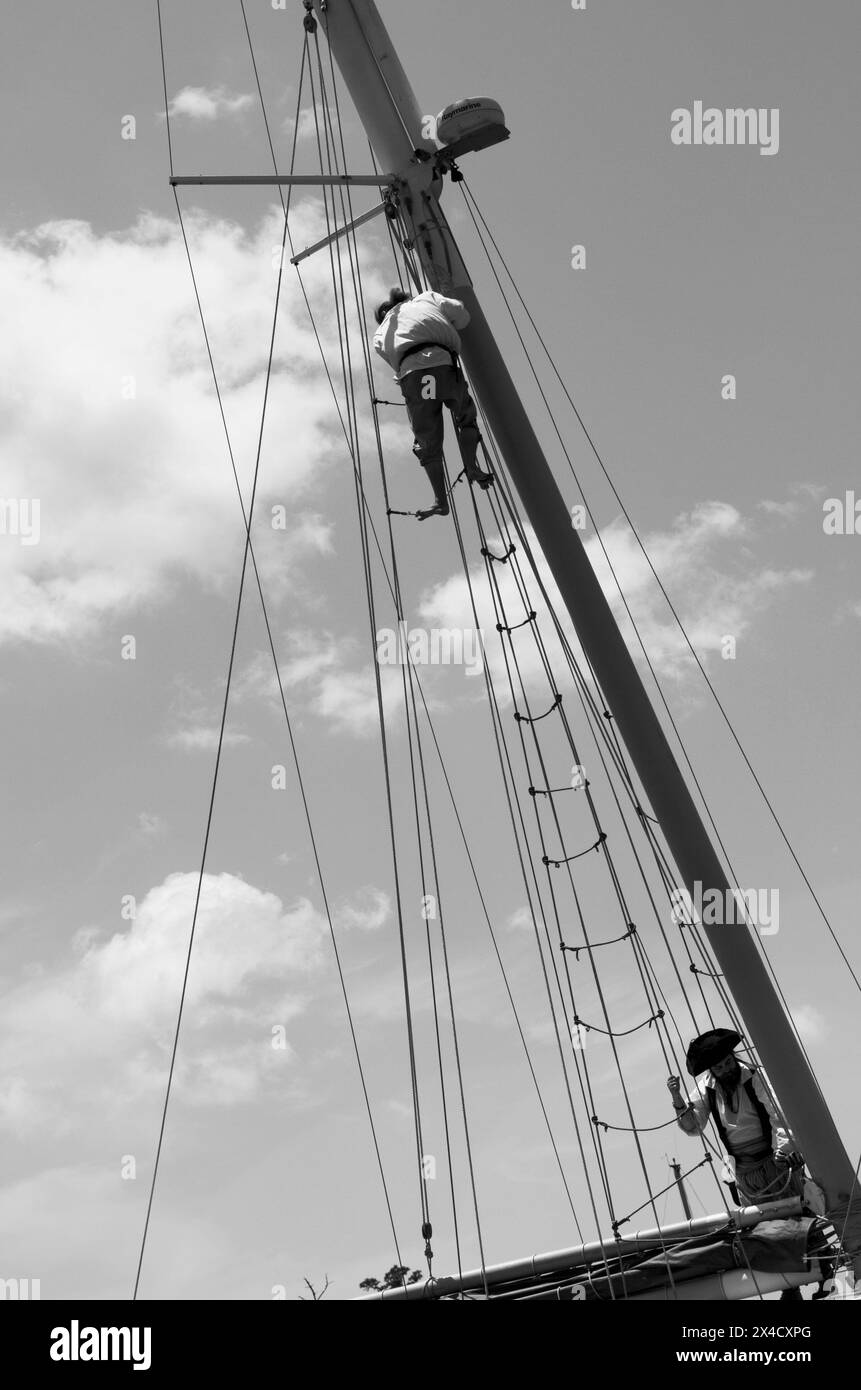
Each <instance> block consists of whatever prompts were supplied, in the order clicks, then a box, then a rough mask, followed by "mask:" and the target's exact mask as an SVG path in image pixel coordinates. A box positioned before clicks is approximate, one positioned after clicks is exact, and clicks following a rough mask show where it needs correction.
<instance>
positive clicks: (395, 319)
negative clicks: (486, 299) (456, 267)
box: [374, 290, 469, 381]
mask: <svg viewBox="0 0 861 1390" xmlns="http://www.w3.org/2000/svg"><path fill="white" fill-rule="evenodd" d="M468 323H469V310H468V309H467V308H465V306H464V305H463V304H461V302H460V300H459V299H446V297H445V296H444V295H442V294H437V293H436V291H435V290H425V291H424V293H423V294H417V295H416V296H415V297H414V298H413V299H405V300H404V301H403V303H402V304H396V305H395V307H394V308H393V309H390V310H389V312H388V314H386V317H385V318H384V319H383V321H382V323H381V324H380V326H379V328H378V329H377V331H376V333H375V334H374V348H375V350H376V351H377V352H378V353H379V355H380V356H381V357H382V358H383V360H384V361H386V362H388V364H389V366H390V367H391V368H392V369H393V370H394V372H395V380H396V381H400V380H401V379H402V378H403V377H405V376H406V375H407V373H408V372H417V371H422V370H425V369H427V368H428V367H450V366H451V364H452V359H451V352H460V335H459V334H458V332H457V330H458V329H459V328H466V326H467V324H468ZM410 343H439V347H432V348H424V349H423V350H422V351H421V352H417V353H408V351H407V350H408V348H409V346H410ZM446 348H450V349H451V352H446V351H445V349H446ZM399 364H400V365H399Z"/></svg>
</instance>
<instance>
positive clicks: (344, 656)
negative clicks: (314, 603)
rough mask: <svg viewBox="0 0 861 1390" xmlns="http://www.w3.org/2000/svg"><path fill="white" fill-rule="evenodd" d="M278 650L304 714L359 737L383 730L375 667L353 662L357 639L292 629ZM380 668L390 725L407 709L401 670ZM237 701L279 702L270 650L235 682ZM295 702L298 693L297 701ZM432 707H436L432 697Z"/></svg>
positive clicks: (287, 687) (283, 677)
mask: <svg viewBox="0 0 861 1390" xmlns="http://www.w3.org/2000/svg"><path fill="white" fill-rule="evenodd" d="M280 647H281V650H282V652H284V653H286V655H285V656H284V657H283V658H282V661H281V666H280V671H281V681H282V684H283V686H284V689H285V691H288V692H289V691H291V690H292V691H294V692H298V693H299V694H300V695H301V701H302V709H303V710H304V711H305V712H307V713H311V714H315V715H317V716H318V717H319V718H321V719H325V720H326V721H327V722H328V723H329V724H330V725H331V726H332V728H333V730H334V731H335V732H336V733H343V734H352V735H353V736H356V737H360V738H364V737H367V736H369V735H370V734H372V733H373V732H374V730H375V729H377V728H378V727H379V704H378V701H377V688H376V682H375V679H374V668H373V666H372V665H370V664H368V665H365V666H355V665H351V664H350V663H351V662H353V661H355V659H356V656H357V652H358V650H359V644H358V643H357V641H356V639H355V638H353V637H348V638H338V637H336V636H335V634H334V633H332V632H328V631H316V632H315V631H311V630H310V629H304V630H301V629H293V630H292V631H291V632H289V633H288V634H286V636H285V638H284V640H283V641H282V642H281V644H280ZM379 670H380V690H381V694H382V701H383V709H384V710H385V717H386V722H387V725H388V724H389V722H390V721H392V720H394V719H395V718H396V716H397V715H398V713H399V712H400V711H402V709H403V676H402V673H401V669H400V667H397V666H381V667H380V668H379ZM422 675H423V676H425V675H426V672H425V671H423V672H422ZM426 694H427V692H426ZM236 698H237V699H238V700H247V699H249V698H256V699H266V700H270V701H272V702H273V703H279V704H280V697H279V694H278V686H277V683H276V681H275V674H274V671H273V668H272V655H271V652H268V651H265V652H260V653H258V654H257V656H255V657H254V659H253V660H252V661H251V662H249V664H248V666H247V667H246V668H245V670H244V671H243V672H242V674H241V675H240V676H239V678H238V680H237V682H236ZM295 698H296V697H295V695H294V701H293V703H295ZM428 706H429V707H430V708H431V709H433V708H434V705H433V703H432V701H431V700H430V699H428ZM290 708H291V701H289V700H288V709H290Z"/></svg>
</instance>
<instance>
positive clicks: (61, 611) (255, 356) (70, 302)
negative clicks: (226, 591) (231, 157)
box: [0, 203, 373, 643]
mask: <svg viewBox="0 0 861 1390" xmlns="http://www.w3.org/2000/svg"><path fill="white" fill-rule="evenodd" d="M291 223H292V224H293V230H294V235H295V236H296V237H297V238H298V239H299V240H300V241H303V240H304V241H305V242H310V241H312V240H314V239H315V238H316V237H317V236H318V235H319V234H320V233H321V231H323V230H325V229H324V227H323V226H322V223H321V214H320V213H319V211H318V209H317V207H316V204H315V205H313V206H312V205H311V204H310V203H300V204H297V205H296V208H295V212H294V214H291ZM282 226H283V219H280V218H279V215H278V214H277V213H276V212H275V211H274V210H273V211H272V212H271V213H270V214H268V215H267V216H266V217H264V218H263V219H262V220H261V221H260V223H259V224H258V225H257V226H256V227H255V228H254V229H252V230H250V231H246V230H243V229H242V228H240V227H239V226H237V225H235V224H233V223H231V222H227V221H224V220H219V219H217V218H213V217H210V216H207V215H204V214H203V213H202V212H190V213H188V214H187V215H186V227H187V232H188V237H189V242H190V244H191V247H192V252H193V257H194V265H195V272H196V276H197V283H198V287H199V290H200V295H201V299H202V302H203V305H204V312H205V314H206V318H207V326H208V329H209V334H210V341H211V344H212V350H213V356H214V359H215V363H216V369H217V370H218V373H219V381H220V385H221V389H222V399H223V401H224V409H225V415H226V419H227V424H228V428H229V430H230V435H231V442H232V445H233V452H234V457H235V459H236V466H237V470H238V474H239V480H240V484H241V486H242V488H243V491H244V493H245V496H246V498H247V497H248V495H249V493H250V484H251V479H252V475H253V469H254V461H255V456H256V451H257V439H258V433H259V425H260V411H261V405H262V399H263V382H264V373H265V367H266V359H267V354H268V346H269V336H270V332H271V322H272V313H273V308H274V299H275V285H276V278H277V277H276V269H275V267H276V266H277V259H278V257H277V254H276V253H277V251H278V249H279V248H280V242H281V230H282ZM327 273H328V272H327V270H326V267H324V266H323V264H322V260H320V261H319V262H318V263H313V262H312V263H310V264H309V266H308V267H306V268H305V283H306V285H307V287H308V291H309V296H310V297H311V299H312V302H313V303H314V305H315V313H316V316H317V319H318V327H319V329H320V330H321V336H322V338H323V343H324V347H325V348H326V350H327V353H329V352H334V342H335V337H334V332H335V328H334V323H333V315H332V313H331V312H330V306H331V287H330V285H329V283H328V280H327ZM371 278H372V280H373V277H371ZM0 293H2V298H3V303H4V310H5V315H6V322H7V324H8V325H10V326H11V325H14V329H13V330H12V331H8V332H6V333H5V334H3V335H2V338H0V383H2V385H0V405H2V410H0V457H2V460H3V493H4V497H6V498H17V499H35V498H38V499H39V502H40V528H39V529H40V534H39V539H38V544H30V543H24V541H25V538H24V537H23V535H22V536H20V537H14V536H10V537H7V538H6V541H5V543H4V544H3V546H2V547H0V583H2V586H3V594H4V601H3V605H2V610H0V641H3V640H6V641H8V640H10V639H17V640H28V641H35V642H42V643H46V642H51V643H58V642H64V641H68V640H72V639H78V638H81V637H86V636H87V635H89V634H91V633H93V632H95V631H97V630H98V628H99V625H100V623H103V622H104V621H106V620H108V619H111V618H114V617H117V616H121V618H122V620H123V621H125V620H126V619H127V617H128V615H129V614H130V613H131V612H133V611H136V610H138V611H139V610H140V609H142V608H144V609H151V608H152V607H153V606H155V605H158V604H160V603H163V602H165V601H167V600H168V599H169V598H171V597H172V596H173V595H174V594H175V592H176V589H177V587H178V586H179V585H180V584H181V583H183V582H188V581H189V580H191V581H193V582H194V583H196V584H198V585H199V586H201V587H203V588H206V589H210V590H212V589H214V590H216V591H220V590H221V589H222V588H223V587H224V586H225V585H226V584H228V583H229V584H231V585H233V584H235V581H236V577H237V576H238V572H239V566H240V562H241V554H242V544H243V530H242V521H241V514H240V512H239V504H238V498H237V493H236V482H235V480H234V477H233V474H232V472H231V468H230V460H229V456H228V452H227V447H226V444H225V438H224V432H223V427H222V424H221V420H220V416H219V411H218V407H217V404H216V401H215V397H214V392H213V385H212V379H211V374H210V368H209V363H208V360H207V356H206V351H205V347H204V343H203V338H202V333H201V327H200V321H199V318H198V314H197V308H196V305H195V302H194V296H193V291H192V287H191V282H190V277H189V271H188V265H187V262H186V259H185V253H184V250H183V247H182V243H181V240H180V238H179V235H178V229H177V226H176V224H175V222H174V221H173V220H167V219H162V218H158V217H154V216H152V215H143V216H141V217H140V219H139V220H138V222H137V223H136V225H135V226H133V227H132V228H130V229H129V230H127V231H124V232H122V233H106V234H104V235H97V234H96V233H95V232H94V231H93V229H92V228H91V227H90V226H89V225H88V224H87V223H85V222H79V221H53V222H49V223H45V224H43V225H42V226H40V227H37V228H36V229H35V230H34V231H32V232H27V233H21V234H19V235H17V236H15V237H12V238H6V239H2V240H0ZM358 355H359V351H358V347H357V359H358ZM343 450H344V445H343V437H342V435H341V434H340V427H339V426H338V424H337V417H336V415H335V411H334V407H333V402H332V398H331V391H330V387H329V384H328V382H327V381H326V378H325V374H324V373H323V372H322V370H321V364H320V358H319V348H318V346H317V343H316V341H315V338H314V334H313V332H312V329H311V326H310V323H309V321H308V315H307V309H306V307H305V303H304V299H303V297H302V295H301V292H300V290H299V287H298V284H297V282H296V281H295V279H294V278H293V274H292V271H290V270H289V268H288V273H287V274H285V275H284V277H283V281H282V300H281V309H280V312H279V327H278V331H277V334H276V342H275V355H274V361H273V379H272V383H271V386H270V391H269V398H268V405H267V415H266V428H265V431H264V438H263V446H262V452H261V461H260V475H259V476H260V481H259V489H258V497H257V507H256V511H255V517H256V522H255V527H254V533H253V537H254V543H255V550H256V552H257V555H258V560H259V562H260V567H261V571H262V573H263V576H264V580H265V583H266V585H267V591H268V593H269V594H270V595H271V596H272V597H273V598H274V599H275V600H277V599H279V598H282V597H283V596H284V595H285V594H287V593H288V592H289V591H290V586H291V581H292V580H294V579H295V575H296V569H297V566H298V565H299V564H300V562H301V561H302V560H303V559H305V558H307V557H308V556H310V555H315V554H323V553H326V551H327V549H328V547H329V545H330V540H331V527H330V526H329V524H328V523H327V522H326V521H325V520H324V519H323V517H322V514H321V513H320V511H319V510H317V509H315V508H313V507H311V508H310V509H309V508H308V507H307V502H308V499H309V497H310V495H311V494H313V493H317V494H318V495H319V492H320V489H321V488H323V487H325V485H326V483H327V480H328V475H327V466H328V464H329V463H330V461H332V460H333V459H337V460H338V461H339V462H340V461H342V459H343ZM276 505H277V506H281V507H283V508H284V509H285V511H286V516H287V524H286V526H283V525H282V526H280V527H279V526H278V525H276V523H275V521H274V518H273V513H272V508H273V506H276ZM124 630H127V628H125V629H124Z"/></svg>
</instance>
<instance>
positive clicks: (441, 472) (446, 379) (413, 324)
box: [374, 288, 493, 521]
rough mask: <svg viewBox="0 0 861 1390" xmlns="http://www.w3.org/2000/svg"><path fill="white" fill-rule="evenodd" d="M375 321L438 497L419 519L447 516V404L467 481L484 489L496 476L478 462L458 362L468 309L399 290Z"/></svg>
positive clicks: (473, 419)
mask: <svg viewBox="0 0 861 1390" xmlns="http://www.w3.org/2000/svg"><path fill="white" fill-rule="evenodd" d="M374 317H375V319H376V321H377V323H378V324H379V327H378V329H377V331H376V333H375V334H374V348H375V350H376V351H377V352H378V353H379V355H380V356H381V357H382V358H383V360H384V361H386V362H388V364H389V366H390V367H391V368H392V370H393V371H394V373H395V380H396V381H397V382H398V385H399V386H400V388H401V391H402V393H403V397H404V400H405V402H406V407H407V414H408V416H409V420H410V425H411V427H412V431H413V435H414V437H415V443H414V444H413V453H414V454H415V456H416V458H417V459H418V461H419V463H420V464H421V465H422V467H423V468H424V470H425V472H426V473H427V475H428V480H429V482H430V484H431V487H432V488H433V492H434V499H435V500H434V505H433V506H432V507H427V508H426V509H425V510H424V511H420V512H417V513H416V515H417V516H418V517H419V519H420V520H421V521H425V520H427V518H428V517H430V516H448V512H449V505H448V495H447V493H446V484H445V467H444V465H443V457H442V449H443V438H444V426H443V414H442V408H443V406H444V405H445V406H447V407H448V409H449V411H450V412H451V416H452V419H453V421H454V426H455V430H456V432H457V442H458V446H459V448H460V453H461V457H462V459H463V466H464V472H465V473H466V476H467V479H468V480H469V482H471V483H478V485H479V487H482V488H487V487H489V486H490V484H491V482H492V481H493V475H492V474H491V473H485V472H484V470H483V469H482V468H480V467H479V465H478V463H477V462H476V453H477V450H478V445H479V440H480V438H481V436H480V435H479V432H478V421H477V414H476V409H475V402H474V401H473V399H472V396H471V395H470V394H469V389H468V387H467V384H466V382H465V381H464V378H463V372H462V371H461V369H460V363H459V361H458V354H459V352H460V335H459V333H458V329H461V328H465V327H466V325H467V324H468V323H469V310H468V309H467V308H466V307H465V305H464V304H462V303H461V301H460V300H459V299H448V298H446V296H445V295H441V294H437V293H436V291H435V290H425V291H424V293H422V294H417V295H413V296H412V297H411V296H410V295H408V294H407V293H406V292H405V291H404V290H400V289H397V288H395V289H392V290H390V291H389V297H388V299H384V300H383V302H382V304H380V305H378V307H377V310H376V313H375V315H374Z"/></svg>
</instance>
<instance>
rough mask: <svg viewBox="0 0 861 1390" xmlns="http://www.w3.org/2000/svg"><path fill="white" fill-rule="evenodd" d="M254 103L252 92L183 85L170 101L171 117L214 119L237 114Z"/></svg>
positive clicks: (192, 119)
mask: <svg viewBox="0 0 861 1390" xmlns="http://www.w3.org/2000/svg"><path fill="white" fill-rule="evenodd" d="M253 105H254V97H253V96H251V94H250V93H233V92H229V91H228V90H227V89H226V88H225V87H183V88H182V90H181V91H180V92H177V94H176V96H175V97H174V98H173V100H172V101H171V103H170V106H169V108H168V110H169V111H170V114H171V117H174V116H176V117H180V116H186V117H187V118H188V119H189V120H191V121H214V120H217V119H218V117H219V116H235V115H237V114H238V113H239V112H241V111H247V110H248V108H249V107H250V106H253Z"/></svg>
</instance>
